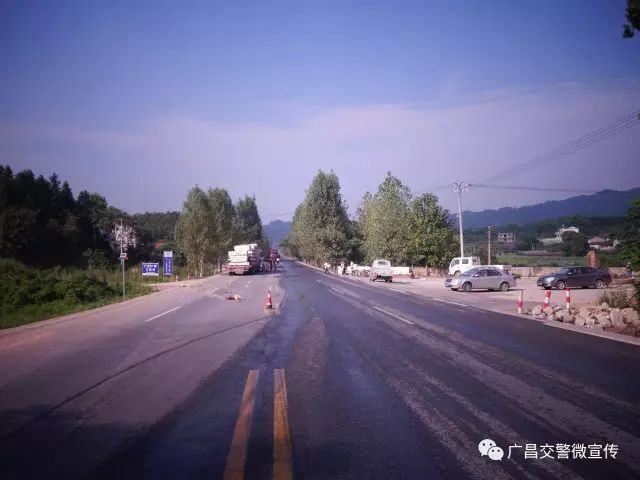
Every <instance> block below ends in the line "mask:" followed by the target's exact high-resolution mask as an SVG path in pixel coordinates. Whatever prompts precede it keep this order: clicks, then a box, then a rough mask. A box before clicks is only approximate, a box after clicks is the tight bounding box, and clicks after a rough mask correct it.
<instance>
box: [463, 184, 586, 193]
mask: <svg viewBox="0 0 640 480" xmlns="http://www.w3.org/2000/svg"><path fill="white" fill-rule="evenodd" d="M469 187H470V188H497V189H501V190H532V191H538V192H563V193H598V191H597V190H583V189H576V188H544V187H523V186H512V185H486V184H482V183H471V184H469Z"/></svg>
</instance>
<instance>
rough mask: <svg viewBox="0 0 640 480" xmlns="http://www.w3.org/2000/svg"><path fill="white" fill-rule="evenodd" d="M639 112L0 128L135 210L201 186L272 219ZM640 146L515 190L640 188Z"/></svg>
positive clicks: (586, 109)
mask: <svg viewBox="0 0 640 480" xmlns="http://www.w3.org/2000/svg"><path fill="white" fill-rule="evenodd" d="M638 105H640V92H639V91H638V90H637V89H634V90H629V89H622V90H620V91H617V92H594V91H586V90H584V89H581V88H579V87H576V86H575V85H561V86H557V87H555V88H553V89H550V88H546V89H541V90H537V91H508V90H505V91H496V92H488V93H487V94H485V95H482V96H480V97H478V99H476V100H475V101H473V102H472V101H464V102H462V101H458V102H456V103H455V104H453V105H450V106H433V105H431V106H424V105H422V106H420V105H418V106H416V105H400V104H391V105H368V106H359V107H333V108H308V109H305V108H296V109H295V110H293V111H292V112H291V113H290V115H289V118H288V119H287V121H286V122H279V123H261V122H246V123H229V124H220V123H215V122H211V121H207V120H205V119H199V118H189V117H184V116H181V117H173V116H171V115H167V116H165V117H163V118H156V119H153V120H152V121H150V122H149V123H148V124H145V125H132V126H129V127H128V128H127V129H122V130H119V131H115V132H114V131H95V130H88V129H82V128H69V127H64V128H60V127H55V128H54V127H50V126H44V127H42V126H41V127H34V126H28V127H24V126H22V127H21V126H11V127H5V128H3V129H0V140H1V143H2V145H3V146H2V147H1V148H2V150H0V153H2V154H3V156H4V157H5V158H6V159H8V160H9V163H10V164H11V165H12V166H14V167H15V168H33V169H34V170H38V171H42V172H43V173H51V172H53V171H56V172H57V173H58V174H59V175H60V176H61V177H62V178H69V180H70V181H71V183H72V187H74V188H75V189H76V190H79V189H82V188H91V189H95V190H99V191H101V192H102V193H104V194H105V195H107V197H108V198H109V199H110V200H111V201H112V202H113V203H115V204H117V205H120V206H122V207H124V208H127V209H129V210H132V211H137V210H145V209H154V210H155V209H169V208H178V207H179V205H180V202H181V201H182V199H183V198H184V195H185V193H186V190H187V189H188V188H190V187H191V186H193V184H195V183H198V184H199V185H200V186H203V187H208V186H225V187H227V188H228V189H229V190H230V192H231V193H232V195H234V196H239V195H241V194H243V193H255V194H256V196H257V197H258V201H259V206H260V207H261V210H262V212H263V213H264V214H269V213H281V212H291V211H293V210H294V208H295V206H296V205H297V203H298V202H299V201H300V199H301V198H302V196H303V195H304V190H305V188H306V186H307V185H308V183H309V182H310V180H311V178H312V177H313V175H314V173H315V172H316V171H317V169H319V168H322V169H330V168H333V169H334V170H335V171H336V173H338V175H339V176H340V178H341V181H342V184H343V190H344V195H345V198H346V199H347V201H348V203H349V204H350V205H351V206H352V207H355V206H356V205H357V203H358V201H359V199H360V198H361V196H362V194H363V193H364V191H365V190H367V189H369V190H373V189H375V188H376V186H377V184H378V183H379V181H380V180H381V179H382V178H383V176H384V174H385V172H386V171H387V170H391V171H392V172H393V173H394V174H396V175H397V176H399V177H400V178H401V179H402V180H403V181H405V182H406V183H408V184H409V185H410V187H411V188H412V190H414V191H421V190H424V189H425V188H428V187H430V186H435V185H442V184H446V183H450V182H452V181H454V180H458V179H461V180H466V181H471V182H473V181H476V180H477V179H479V178H482V177H486V176H489V175H491V174H493V173H497V172H499V171H501V170H505V169H507V168H509V167H510V166H513V165H515V164H518V163H521V162H524V161H526V160H527V159H529V158H531V157H533V156H535V155H538V154H541V153H545V152H546V151H548V150H550V149H552V148H554V147H555V146H558V145H561V144H563V143H565V142H566V141H568V140H571V139H573V138H575V137H577V136H579V135H581V134H583V133H586V132H588V131H590V130H593V129H595V128H598V127H600V126H602V125H604V124H605V123H607V122H609V121H611V120H613V119H615V118H617V117H618V116H620V115H623V114H626V113H629V112H631V111H633V110H634V109H636V108H637V107H638ZM639 128H640V127H639ZM638 138H639V137H638V131H637V129H636V130H635V131H634V130H631V131H627V132H625V133H623V134H621V135H620V136H618V137H614V138H612V139H610V140H608V141H606V142H602V143H601V144H599V145H596V146H594V147H592V148H590V149H587V150H584V151H582V152H580V153H579V154H576V155H574V157H569V158H567V159H565V160H563V161H561V162H558V163H555V164H554V165H550V166H549V167H548V168H546V169H543V170H536V171H531V172H529V173H528V174H526V175H521V176H520V177H514V178H513V179H512V180H510V183H512V184H517V185H522V184H527V185H535V186H554V187H564V186H567V185H568V184H571V186H572V187H573V188H585V189H595V190H598V189H602V188H630V187H632V186H637V184H638V178H640V175H638V173H640V172H639V171H638V163H637V162H636V160H635V157H634V155H635V152H637V151H638V148H637V147H638V146H639V142H638V140H637V139H638ZM603 161H604V162H606V168H602V162H603ZM605 172H606V173H605ZM547 198H550V197H549V196H548V195H547V194H541V193H524V194H523V193H519V192H508V193H504V192H500V193H495V192H492V191H483V192H477V193H473V194H469V195H468V200H467V205H466V207H468V208H471V209H473V210H477V209H482V208H487V207H500V206H504V205H520V204H526V203H531V202H534V201H538V200H541V199H547ZM554 198H557V196H555V197H554ZM442 200H443V203H444V204H445V205H446V206H447V207H452V206H453V195H452V194H450V192H448V191H444V192H443V196H442Z"/></svg>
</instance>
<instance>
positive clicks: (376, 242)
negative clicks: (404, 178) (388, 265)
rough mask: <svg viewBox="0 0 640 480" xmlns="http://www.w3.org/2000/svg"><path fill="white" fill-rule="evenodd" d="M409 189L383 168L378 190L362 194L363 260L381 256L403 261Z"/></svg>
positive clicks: (397, 261)
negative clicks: (384, 173) (364, 257)
mask: <svg viewBox="0 0 640 480" xmlns="http://www.w3.org/2000/svg"><path fill="white" fill-rule="evenodd" d="M410 199H411V193H410V192H409V188H408V187H407V186H405V185H404V184H403V183H402V182H401V181H400V180H399V179H398V178H396V177H394V176H393V175H391V172H387V176H386V178H385V179H384V181H383V182H382V183H381V184H380V185H379V186H378V191H377V192H376V193H375V194H374V195H371V194H369V193H367V194H365V196H364V198H363V201H362V206H361V208H360V224H361V227H362V233H363V236H364V249H365V252H366V257H367V260H369V261H371V260H373V259H375V258H385V259H387V260H390V261H391V262H392V263H403V262H405V261H406V260H407V257H408V254H409V248H408V247H409V241H408V231H407V229H406V228H405V227H406V224H407V216H408V214H409V202H410Z"/></svg>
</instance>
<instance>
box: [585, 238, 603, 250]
mask: <svg viewBox="0 0 640 480" xmlns="http://www.w3.org/2000/svg"><path fill="white" fill-rule="evenodd" d="M588 243H589V248H591V249H592V250H600V249H601V248H602V247H604V246H605V245H606V244H607V243H608V241H607V239H606V238H602V237H598V236H595V237H592V238H590V239H589V240H588Z"/></svg>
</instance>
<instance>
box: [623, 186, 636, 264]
mask: <svg viewBox="0 0 640 480" xmlns="http://www.w3.org/2000/svg"><path fill="white" fill-rule="evenodd" d="M620 243H621V245H620V256H621V257H622V258H623V259H624V260H625V261H626V262H631V266H632V267H633V269H634V270H638V269H640V199H637V200H634V201H633V202H632V203H631V207H630V208H629V211H628V213H627V216H626V218H625V224H624V233H623V235H622V240H621V242H620Z"/></svg>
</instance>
